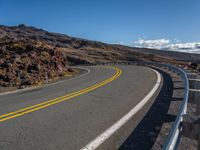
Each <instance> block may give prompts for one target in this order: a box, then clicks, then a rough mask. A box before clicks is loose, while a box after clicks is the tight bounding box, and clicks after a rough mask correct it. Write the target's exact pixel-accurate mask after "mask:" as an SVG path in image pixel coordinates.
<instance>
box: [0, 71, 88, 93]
mask: <svg viewBox="0 0 200 150" xmlns="http://www.w3.org/2000/svg"><path fill="white" fill-rule="evenodd" d="M73 68H80V69H83V70H86V71H87V73H84V74H81V75H80V76H75V77H72V78H70V79H66V80H61V81H58V82H55V83H50V84H46V85H42V86H36V87H27V88H25V89H19V90H15V91H9V92H4V93H0V96H2V95H9V94H15V93H19V92H25V91H30V90H34V89H38V88H44V87H48V86H52V85H56V84H59V83H62V82H65V81H69V80H74V79H77V78H80V77H83V76H86V75H88V74H89V73H90V69H88V68H83V67H73Z"/></svg>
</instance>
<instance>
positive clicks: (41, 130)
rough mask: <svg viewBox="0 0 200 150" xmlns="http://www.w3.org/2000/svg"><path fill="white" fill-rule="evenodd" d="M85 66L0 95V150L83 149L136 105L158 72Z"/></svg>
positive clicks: (123, 67)
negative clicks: (82, 71) (36, 85)
mask: <svg viewBox="0 0 200 150" xmlns="http://www.w3.org/2000/svg"><path fill="white" fill-rule="evenodd" d="M86 68H88V69H89V70H90V72H89V73H86V74H85V75H82V76H80V77H76V78H74V79H71V80H65V81H62V82H59V83H57V84H53V85H50V86H46V87H41V88H37V89H33V90H28V91H22V92H18V93H13V94H6V95H1V96H0V133H1V134H0V149H1V150H15V149H16V150H57V149H59V150H62V149H63V150H66V149H67V150H76V149H81V148H84V146H85V145H87V144H88V143H90V142H91V141H93V140H94V139H95V138H96V137H98V136H99V135H100V134H102V133H104V131H105V130H107V129H108V128H110V127H111V126H112V125H113V124H115V123H116V122H117V121H119V119H120V118H122V117H123V116H125V115H126V114H127V113H128V112H129V111H130V110H131V109H133V108H134V107H135V106H136V105H138V104H139V103H140V102H141V101H142V100H143V99H144V97H145V96H146V95H148V94H149V92H150V91H151V90H152V88H153V87H154V85H155V84H156V82H157V74H156V72H155V71H153V70H151V69H149V68H145V67H137V66H117V67H115V68H111V67H101V66H96V67H86ZM138 120H139V119H138ZM135 122H136V123H137V122H138V121H137V119H136V120H135ZM114 143H115V144H116V146H114V147H117V142H114Z"/></svg>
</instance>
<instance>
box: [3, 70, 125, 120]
mask: <svg viewBox="0 0 200 150" xmlns="http://www.w3.org/2000/svg"><path fill="white" fill-rule="evenodd" d="M109 68H112V69H114V70H115V71H116V72H115V74H114V75H113V76H112V77H110V78H108V79H106V80H104V81H102V82H100V83H97V84H95V85H92V86H89V87H87V88H85V89H82V90H80V91H77V92H73V93H71V94H67V95H64V96H61V97H58V98H55V99H51V100H48V101H45V102H42V103H39V104H36V105H32V106H29V107H26V108H22V109H19V110H17V111H13V112H9V113H6V114H3V115H0V122H3V121H6V120H9V119H12V118H16V117H19V116H22V115H25V114H28V113H31V112H34V111H37V110H39V109H42V108H45V107H48V106H51V105H54V104H57V103H60V102H63V101H66V100H69V99H70V98H74V97H76V96H79V95H82V94H84V93H87V92H90V91H93V90H95V89H97V88H99V87H101V86H103V85H105V84H107V83H109V82H112V81H113V80H115V79H117V78H118V77H119V76H120V75H121V73H122V70H121V69H119V68H116V67H109Z"/></svg>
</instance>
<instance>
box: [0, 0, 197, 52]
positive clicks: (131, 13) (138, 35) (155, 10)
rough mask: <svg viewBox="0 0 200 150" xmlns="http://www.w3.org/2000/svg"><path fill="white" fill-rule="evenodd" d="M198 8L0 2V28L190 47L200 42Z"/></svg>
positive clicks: (100, 0)
mask: <svg viewBox="0 0 200 150" xmlns="http://www.w3.org/2000/svg"><path fill="white" fill-rule="evenodd" d="M199 6H200V0H70V1H69V0H0V24H2V25H9V26H12V25H18V24H21V23H24V24H27V25H31V26H36V27H39V28H43V29H46V30H48V31H53V32H60V33H65V34H68V35H71V36H76V37H81V38H86V39H91V40H97V41H103V42H107V43H123V44H125V45H138V46H144V45H145V44H146V47H148V46H149V45H148V43H151V42H152V43H156V42H160V41H161V44H162V42H163V40H168V42H166V41H165V43H164V44H165V45H167V46H168V45H169V44H170V45H171V44H176V43H179V44H182V43H187V44H188V43H190V44H191V43H193V46H194V44H200V43H198V41H200V9H199ZM196 42H197V43H196ZM152 43H151V44H152ZM198 46H199V45H198ZM175 47H176V46H175ZM164 48H166V46H164Z"/></svg>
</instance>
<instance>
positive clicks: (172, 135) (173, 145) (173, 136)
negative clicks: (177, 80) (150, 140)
mask: <svg viewBox="0 0 200 150" xmlns="http://www.w3.org/2000/svg"><path fill="white" fill-rule="evenodd" d="M161 65H162V66H166V67H167V68H169V69H171V70H172V71H174V72H176V73H178V74H179V75H180V76H181V78H182V80H183V83H184V99H183V102H182V104H181V107H180V109H179V111H178V114H177V117H176V120H175V122H174V123H173V125H172V128H171V129H170V132H169V134H168V137H167V139H166V141H165V143H164V145H163V148H162V149H163V150H174V149H177V146H178V144H179V141H180V136H181V135H180V133H181V130H182V126H181V123H182V120H183V115H185V114H186V113H187V104H188V98H189V81H188V77H187V74H186V72H185V71H184V70H182V69H180V68H177V67H175V66H172V65H167V64H161Z"/></svg>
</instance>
